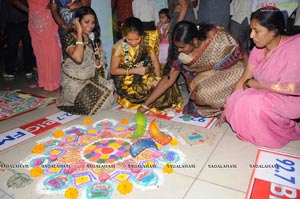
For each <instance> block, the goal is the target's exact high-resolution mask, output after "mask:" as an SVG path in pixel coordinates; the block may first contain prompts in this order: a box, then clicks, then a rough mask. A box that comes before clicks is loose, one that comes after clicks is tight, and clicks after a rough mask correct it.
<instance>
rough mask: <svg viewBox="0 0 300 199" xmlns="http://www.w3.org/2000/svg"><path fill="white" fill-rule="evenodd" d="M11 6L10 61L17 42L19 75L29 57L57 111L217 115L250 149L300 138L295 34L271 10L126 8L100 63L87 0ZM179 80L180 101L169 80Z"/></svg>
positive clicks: (137, 3)
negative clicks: (54, 94)
mask: <svg viewBox="0 0 300 199" xmlns="http://www.w3.org/2000/svg"><path fill="white" fill-rule="evenodd" d="M10 2H11V3H12V5H13V7H14V8H17V9H18V10H19V11H22V13H21V14H22V15H20V16H22V17H23V18H22V17H20V18H18V20H16V22H11V23H9V26H8V28H7V29H8V30H9V31H13V30H15V31H14V33H15V36H13V34H12V35H10V34H8V36H9V37H8V43H7V48H8V52H9V55H10V57H9V60H10V61H11V62H12V60H16V58H15V57H16V48H18V45H19V41H20V40H21V39H22V43H23V48H24V53H27V54H26V56H24V58H25V59H26V60H24V61H25V63H24V69H25V72H26V76H28V77H30V74H31V73H32V66H33V65H34V64H33V62H34V61H33V60H36V61H35V62H36V65H37V70H38V84H39V87H41V88H43V89H44V90H48V91H55V90H59V96H58V98H57V107H58V108H59V109H61V110H63V111H66V112H69V113H72V114H78V115H90V114H95V113H96V112H97V111H99V110H103V109H108V108H110V107H111V106H112V104H113V102H114V100H115V97H114V95H116V102H117V103H118V104H120V105H121V106H122V107H124V108H128V109H132V110H136V111H138V112H141V113H145V112H147V111H151V112H154V113H160V114H164V113H165V110H166V109H169V108H172V109H175V110H182V112H183V114H186V115H191V116H194V117H218V118H219V120H218V123H217V125H221V124H222V123H223V122H225V121H227V122H228V123H229V124H230V125H231V128H232V130H233V131H234V132H236V133H237V136H238V138H239V139H241V140H244V141H248V142H251V143H253V144H255V145H257V146H265V147H270V148H280V147H283V146H284V145H286V144H287V143H288V142H289V141H292V140H300V122H299V118H300V80H299V74H300V58H299V56H298V55H297V54H298V53H299V51H300V35H297V34H295V35H291V34H289V33H288V32H287V31H286V21H287V20H286V17H285V15H284V12H282V11H281V10H280V9H278V8H276V5H275V4H274V5H269V4H268V5H267V6H262V7H261V8H258V9H256V10H255V11H251V9H252V7H253V5H252V7H251V3H250V1H235V0H233V1H229V0H228V1H227V0H226V1H224V0H222V1H220V2H219V1H217V0H215V1H211V0H209V1H206V0H201V1H200V2H198V1H197V0H193V3H191V1H189V0H170V1H168V2H169V4H168V7H167V8H163V9H161V10H157V8H156V7H155V1H152V0H149V1H142V0H133V1H130V2H129V3H128V2H127V4H126V6H127V10H131V11H130V12H126V17H125V18H124V19H123V18H122V19H120V20H119V21H118V23H117V24H118V29H119V30H120V34H119V37H118V38H117V39H116V40H115V44H114V45H113V46H112V56H111V61H110V65H109V66H108V65H107V60H106V56H105V52H104V49H103V46H102V41H101V30H100V25H99V21H98V19H97V15H96V13H95V11H94V10H93V9H92V8H91V0H50V1H49V0H27V1H26V0H11V1H10ZM131 2H132V4H131ZM241 2H243V3H241ZM118 3H120V5H119V6H121V5H123V4H122V1H118V2H115V1H112V7H113V8H114V7H116V4H118ZM230 3H231V4H230ZM141 4H142V5H146V4H147V5H148V6H146V7H145V6H142V7H141ZM216 5H218V6H216ZM261 5H264V4H261ZM123 6H125V4H124V5H123ZM195 6H197V12H195V10H194V9H195ZM117 7H118V6H117ZM142 8H146V9H144V10H139V9H142ZM119 12H122V10H118V15H120V16H121V13H119ZM26 13H28V16H27V15H26ZM195 13H196V16H195ZM123 14H124V13H123ZM230 15H232V17H231V18H230ZM26 16H27V18H26ZM9 31H8V33H10V32H9ZM248 31H250V33H249V34H248ZM16 33H18V35H16ZM250 38H251V40H250ZM251 41H252V42H253V43H252V45H253V48H251V47H250V42H251ZM31 46H32V48H33V49H31V50H30V47H31ZM25 48H26V49H27V50H25ZM45 48H47V49H48V51H45V50H43V49H45ZM109 50H110V49H109ZM49 51H51V54H49ZM29 53H30V54H29ZM34 55H35V58H34ZM14 70H15V69H14V64H13V63H10V62H7V63H6V70H5V73H4V75H3V77H7V78H14ZM108 71H109V72H108ZM108 73H109V74H108ZM180 74H182V75H183V77H184V79H185V82H186V86H187V88H188V94H189V99H188V101H187V103H186V104H183V102H184V101H183V99H182V96H181V93H180V89H179V87H178V85H177V83H176V82H177V80H178V78H179V76H180ZM108 77H109V78H111V79H109V78H108ZM112 82H113V83H112Z"/></svg>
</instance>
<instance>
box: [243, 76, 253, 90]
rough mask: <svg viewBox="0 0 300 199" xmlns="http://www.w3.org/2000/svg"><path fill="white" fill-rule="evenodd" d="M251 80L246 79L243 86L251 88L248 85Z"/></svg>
mask: <svg viewBox="0 0 300 199" xmlns="http://www.w3.org/2000/svg"><path fill="white" fill-rule="evenodd" d="M251 79H252V78H251ZM251 79H246V81H245V83H244V85H245V86H246V87H247V88H251V86H250V84H249V82H250V80H251Z"/></svg>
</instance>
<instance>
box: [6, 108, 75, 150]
mask: <svg viewBox="0 0 300 199" xmlns="http://www.w3.org/2000/svg"><path fill="white" fill-rule="evenodd" d="M78 117H80V115H72V114H70V113H66V112H63V111H62V112H58V113H55V114H53V115H50V116H48V117H45V118H42V119H39V120H36V121H34V122H31V123H28V124H25V125H23V126H21V127H19V128H14V129H11V130H9V131H7V132H4V133H1V134H0V152H1V151H3V150H5V149H8V148H9V147H12V146H14V145H16V144H19V143H21V142H23V141H25V140H28V139H29V138H32V137H34V136H36V135H38V134H40V133H44V132H46V131H47V130H50V129H52V128H54V127H57V126H59V125H61V124H65V123H67V122H70V121H72V120H74V119H76V118H78Z"/></svg>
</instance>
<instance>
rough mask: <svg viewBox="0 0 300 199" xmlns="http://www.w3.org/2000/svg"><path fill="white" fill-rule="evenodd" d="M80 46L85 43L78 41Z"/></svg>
mask: <svg viewBox="0 0 300 199" xmlns="http://www.w3.org/2000/svg"><path fill="white" fill-rule="evenodd" d="M77 44H79V45H84V43H83V42H82V41H76V45H77Z"/></svg>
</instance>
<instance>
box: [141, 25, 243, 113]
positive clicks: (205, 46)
mask: <svg viewBox="0 0 300 199" xmlns="http://www.w3.org/2000/svg"><path fill="white" fill-rule="evenodd" d="M172 38H173V42H174V44H175V47H176V48H175V51H174V53H173V56H172V55H171V60H172V61H171V62H170V63H172V64H171V70H170V73H169V74H168V76H164V77H163V79H162V80H161V81H160V82H159V84H158V85H157V87H156V88H155V90H154V91H153V92H152V94H151V96H150V97H149V98H148V99H147V100H146V101H145V103H144V105H145V106H152V105H151V104H152V103H153V102H154V101H155V100H156V99H157V98H158V97H159V96H160V95H162V94H163V93H164V92H165V91H166V90H167V89H168V88H169V87H170V86H172V85H173V84H174V83H175V81H176V79H177V77H178V76H179V74H180V72H182V73H183V74H184V76H185V78H186V81H187V84H188V87H189V91H190V99H189V102H188V104H187V105H186V106H185V108H184V110H183V112H184V113H185V114H190V115H193V116H203V117H212V116H217V115H219V114H220V113H221V111H222V108H223V105H224V104H225V100H226V97H227V96H228V95H229V94H230V93H231V92H232V90H233V88H234V86H235V84H236V82H237V81H238V80H239V78H240V77H241V76H242V74H243V71H244V62H243V53H242V52H241V51H240V50H241V48H240V45H239V44H238V42H237V41H236V40H235V39H234V38H233V37H232V36H231V35H230V34H229V33H228V32H227V31H225V30H224V28H223V27H219V26H212V25H203V26H201V27H199V29H198V28H197V26H196V25H195V24H194V23H191V22H188V21H181V22H179V23H177V24H176V26H175V28H174V31H173V36H172ZM139 111H140V112H145V111H146V109H144V108H143V107H141V108H140V109H139Z"/></svg>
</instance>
